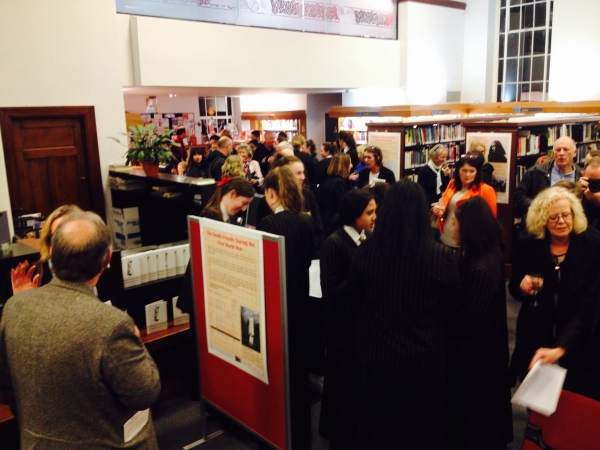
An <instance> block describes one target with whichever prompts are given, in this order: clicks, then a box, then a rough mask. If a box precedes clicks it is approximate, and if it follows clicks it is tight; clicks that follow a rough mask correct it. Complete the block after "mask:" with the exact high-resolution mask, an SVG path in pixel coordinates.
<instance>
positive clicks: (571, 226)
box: [509, 186, 600, 395]
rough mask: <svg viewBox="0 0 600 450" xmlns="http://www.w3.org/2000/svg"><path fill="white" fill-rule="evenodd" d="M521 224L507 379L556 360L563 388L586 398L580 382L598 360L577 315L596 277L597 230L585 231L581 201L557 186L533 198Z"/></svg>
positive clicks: (598, 256) (599, 264) (598, 264)
mask: <svg viewBox="0 0 600 450" xmlns="http://www.w3.org/2000/svg"><path fill="white" fill-rule="evenodd" d="M526 223H527V231H528V232H529V236H527V237H526V238H525V239H524V240H522V241H521V242H520V243H519V245H518V246H517V248H516V251H515V254H514V258H513V262H512V278H511V280H510V283H509V291H510V293H511V294H512V296H513V297H515V298H516V299H517V300H520V301H521V302H522V303H523V305H522V306H521V310H520V312H519V316H518V318H517V337H516V344H515V350H514V352H513V355H512V360H511V373H512V375H513V381H514V377H518V378H519V379H520V380H523V378H524V377H525V375H526V374H527V370H528V367H531V366H530V364H533V363H534V362H535V361H537V360H538V359H542V362H544V363H553V362H556V361H558V360H560V364H561V365H562V366H564V367H567V368H568V369H569V372H568V374H567V379H566V382H565V389H568V390H571V391H574V392H579V393H581V394H583V395H591V394H589V390H588V388H589V386H588V383H587V382H586V381H585V380H586V379H587V378H588V376H589V373H590V371H591V372H596V370H595V369H593V368H592V367H590V364H592V365H597V362H598V361H600V360H599V358H598V357H594V358H590V354H589V352H588V349H589V344H590V338H591V330H592V328H593V326H582V323H581V320H582V317H581V314H582V311H584V310H585V309H586V308H587V306H585V302H584V300H586V298H587V297H588V295H590V293H591V291H592V288H593V284H594V282H595V281H596V278H597V277H598V270H599V268H600V232H598V231H597V230H595V229H593V228H588V224H587V219H586V217H585V214H584V212H583V208H582V206H581V201H580V200H579V199H578V198H577V197H576V196H575V195H574V194H573V193H571V192H570V191H569V190H567V189H565V188H563V187H558V186H553V187H550V188H548V189H546V190H544V191H542V192H540V193H539V194H538V195H537V196H536V197H535V199H534V200H533V202H532V203H531V206H530V208H529V211H528V213H527V221H526ZM596 297H597V296H596ZM588 331H589V335H588V336H585V334H586V333H588ZM534 355H535V357H534ZM594 384H597V383H594ZM596 390H600V389H598V388H596Z"/></svg>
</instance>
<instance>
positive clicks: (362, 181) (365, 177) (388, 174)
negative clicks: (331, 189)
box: [356, 166, 396, 188]
mask: <svg viewBox="0 0 600 450" xmlns="http://www.w3.org/2000/svg"><path fill="white" fill-rule="evenodd" d="M370 171H371V169H369V168H368V167H367V168H366V169H363V170H361V171H360V173H359V174H358V179H357V180H356V186H358V187H359V188H362V187H364V186H368V184H369V172H370ZM379 179H380V180H385V182H386V183H389V184H394V183H395V182H396V177H395V175H394V172H392V171H391V170H390V169H388V168H387V167H383V166H381V167H380V168H379Z"/></svg>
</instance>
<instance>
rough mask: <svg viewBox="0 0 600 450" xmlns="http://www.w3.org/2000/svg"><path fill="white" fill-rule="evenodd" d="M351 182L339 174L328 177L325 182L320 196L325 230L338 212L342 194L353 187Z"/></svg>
mask: <svg viewBox="0 0 600 450" xmlns="http://www.w3.org/2000/svg"><path fill="white" fill-rule="evenodd" d="M352 184H353V183H352V182H351V181H350V180H345V179H343V178H342V177H339V176H335V177H329V178H328V179H327V181H326V182H325V186H323V189H322V196H321V200H322V201H323V207H324V210H323V209H322V210H321V214H322V216H323V225H324V226H325V230H328V229H329V227H330V226H331V221H332V220H333V217H334V216H335V215H336V214H337V213H338V212H340V202H341V201H342V198H343V197H344V195H346V193H347V192H349V191H350V190H351V189H353V188H354V186H352Z"/></svg>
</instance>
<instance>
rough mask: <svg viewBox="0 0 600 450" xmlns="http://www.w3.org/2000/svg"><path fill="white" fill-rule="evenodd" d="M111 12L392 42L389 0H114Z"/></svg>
mask: <svg viewBox="0 0 600 450" xmlns="http://www.w3.org/2000/svg"><path fill="white" fill-rule="evenodd" d="M116 5H117V12H119V13H123V14H135V15H138V16H153V17H164V18H172V19H184V20H197V21H202V22H214V23H222V24H230V25H243V26H252V27H261V28H275V29H280V30H291V31H308V32H314V33H324V34H335V35H341V36H359V37H371V38H380V39H397V26H396V21H397V19H396V18H397V15H398V12H397V11H398V2H397V1H394V0H370V1H368V2H365V1H364V0H312V1H307V0H163V1H156V0H116Z"/></svg>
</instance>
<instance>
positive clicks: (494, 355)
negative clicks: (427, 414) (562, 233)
mask: <svg viewBox="0 0 600 450" xmlns="http://www.w3.org/2000/svg"><path fill="white" fill-rule="evenodd" d="M452 232H453V234H454V239H455V241H456V242H457V243H458V244H459V250H458V259H459V272H460V279H461V291H462V306H461V308H460V310H459V311H458V313H457V314H456V315H455V316H454V320H451V321H450V323H451V326H450V334H449V339H450V357H449V358H448V362H449V381H450V383H449V386H450V402H449V404H450V409H449V418H450V422H449V430H450V441H449V442H450V445H449V448H461V449H465V450H469V449H473V450H479V449H482V448H485V449H490V450H494V449H497V450H501V449H502V450H505V449H506V444H507V442H510V441H511V440H512V412H511V406H510V385H509V384H510V383H509V377H508V329H507V319H506V288H505V281H504V257H503V255H502V247H503V241H504V230H503V228H502V225H500V222H498V220H497V219H496V218H495V217H494V215H493V214H492V211H491V210H490V207H489V205H488V204H487V203H486V202H485V200H484V199H483V198H481V197H473V198H472V199H470V200H467V201H466V202H465V203H463V204H462V205H460V206H459V207H458V208H457V209H456V214H455V217H454V224H453V226H452Z"/></svg>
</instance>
